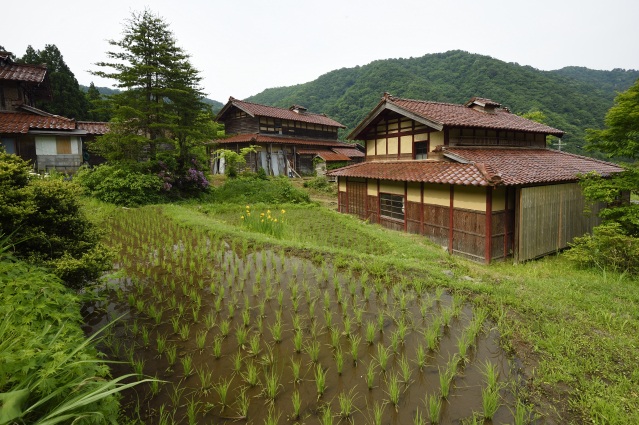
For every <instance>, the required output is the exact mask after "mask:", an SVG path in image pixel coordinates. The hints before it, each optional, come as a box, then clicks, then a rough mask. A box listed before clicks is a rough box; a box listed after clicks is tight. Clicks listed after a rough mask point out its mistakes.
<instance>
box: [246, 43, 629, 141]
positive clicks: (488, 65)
mask: <svg viewBox="0 0 639 425" xmlns="http://www.w3.org/2000/svg"><path fill="white" fill-rule="evenodd" d="M637 78H639V71H636V70H630V71H626V70H621V69H615V70H612V71H596V70H591V69H588V68H582V67H567V68H563V69H560V70H556V71H540V70H538V69H535V68H532V67H530V66H521V65H519V64H517V63H507V62H504V61H501V60H498V59H494V58H491V57H489V56H482V55H478V54H472V53H468V52H464V51H459V50H456V51H449V52H446V53H437V54H428V55H425V56H422V57H419V58H409V59H387V60H378V61H374V62H371V63H370V64H368V65H364V66H357V67H355V68H342V69H338V70H335V71H331V72H329V73H327V74H324V75H322V76H320V77H319V78H318V79H316V80H314V81H311V82H308V83H305V84H299V85H295V86H290V87H278V88H272V89H267V90H264V91H263V92H261V93H259V94H257V95H255V96H252V97H250V98H248V99H246V100H249V101H252V102H257V103H263V104H267V105H273V106H281V107H288V106H290V105H293V104H299V105H304V106H305V107H307V108H308V109H309V111H313V112H320V113H325V114H327V115H328V116H330V117H331V118H334V119H336V120H337V121H339V122H341V123H342V124H344V125H345V126H347V130H346V132H345V133H342V135H346V134H348V132H350V130H352V129H353V128H354V127H355V126H356V125H357V123H359V122H360V121H361V120H362V119H363V118H364V117H365V116H366V114H368V113H369V112H370V111H371V109H372V108H373V107H374V106H375V105H377V103H378V102H379V100H380V98H381V96H382V93H383V92H385V91H386V92H389V93H391V94H392V95H394V96H399V97H405V98H412V99H422V100H432V101H439V102H452V103H464V102H466V101H467V100H468V99H470V98H471V97H473V96H479V97H487V98H489V99H492V100H494V101H497V102H500V103H502V104H503V105H504V106H507V107H508V108H510V110H511V111H513V112H514V113H518V114H522V113H526V112H530V111H534V110H540V111H542V112H543V113H544V114H545V116H546V123H547V124H549V125H551V126H553V127H557V128H559V129H561V130H564V131H565V132H566V133H567V134H566V135H565V136H564V138H563V141H564V142H565V143H566V144H567V148H566V149H567V150H569V151H573V152H580V151H581V146H582V144H583V137H584V134H585V129H586V128H600V127H602V126H603V118H604V116H605V114H606V112H607V111H608V109H609V108H610V107H611V106H612V104H613V100H614V98H615V96H616V94H617V92H619V91H624V90H626V89H627V88H628V87H630V86H631V85H632V84H633V83H634V82H635V81H636V80H637Z"/></svg>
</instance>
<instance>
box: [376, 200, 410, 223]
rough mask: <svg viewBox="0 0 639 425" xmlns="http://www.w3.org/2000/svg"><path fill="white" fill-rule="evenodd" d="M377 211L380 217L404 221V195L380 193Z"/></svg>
mask: <svg viewBox="0 0 639 425" xmlns="http://www.w3.org/2000/svg"><path fill="white" fill-rule="evenodd" d="M379 211H380V215H381V216H382V217H387V218H393V219H395V220H401V221H404V197H403V196H402V195H392V194H390V193H380V194H379Z"/></svg>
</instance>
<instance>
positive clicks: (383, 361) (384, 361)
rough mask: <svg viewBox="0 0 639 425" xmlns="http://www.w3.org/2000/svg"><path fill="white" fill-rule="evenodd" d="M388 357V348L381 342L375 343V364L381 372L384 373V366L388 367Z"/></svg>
mask: <svg viewBox="0 0 639 425" xmlns="http://www.w3.org/2000/svg"><path fill="white" fill-rule="evenodd" d="M389 357H390V352H389V350H388V348H386V347H384V345H383V344H381V343H378V344H377V357H376V360H377V364H378V365H379V368H380V369H381V370H382V372H384V373H386V368H387V367H388V359H389Z"/></svg>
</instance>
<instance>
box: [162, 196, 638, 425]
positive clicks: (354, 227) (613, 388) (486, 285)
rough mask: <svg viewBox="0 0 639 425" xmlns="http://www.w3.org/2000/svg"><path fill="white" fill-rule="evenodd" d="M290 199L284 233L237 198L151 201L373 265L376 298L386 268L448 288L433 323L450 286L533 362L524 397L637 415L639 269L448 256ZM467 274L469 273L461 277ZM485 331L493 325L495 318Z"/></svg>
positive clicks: (177, 216)
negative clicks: (253, 218)
mask: <svg viewBox="0 0 639 425" xmlns="http://www.w3.org/2000/svg"><path fill="white" fill-rule="evenodd" d="M284 207H285V209H286V215H287V223H286V224H287V225H286V229H285V231H284V234H283V235H282V237H281V238H280V239H277V238H273V237H269V236H268V235H265V234H262V233H259V232H250V231H249V230H247V229H246V228H244V227H242V226H241V225H240V223H239V220H240V219H239V216H238V207H237V206H236V205H221V204H205V205H192V206H191V205H176V204H173V205H165V206H161V207H152V208H161V211H162V214H163V219H164V220H171V221H173V222H176V223H179V224H180V226H186V227H191V228H197V229H200V230H202V231H206V232H218V233H221V234H225V235H227V237H228V238H229V240H230V239H238V240H248V241H249V243H250V244H251V246H255V247H259V248H277V249H281V250H286V251H287V252H290V253H293V254H295V255H299V256H302V257H306V258H309V259H313V258H317V257H319V258H321V259H322V261H325V262H329V263H332V264H334V265H336V266H337V267H344V266H346V265H347V266H348V267H349V269H351V270H355V271H357V272H358V273H360V276H361V275H363V274H364V273H367V276H368V279H367V280H368V281H369V282H371V283H370V284H371V285H374V286H373V287H374V288H375V293H374V294H371V298H373V299H374V298H375V297H378V299H383V298H384V296H387V294H388V291H386V290H385V289H384V287H385V285H386V284H385V283H384V282H383V278H384V276H385V273H386V272H388V276H395V277H398V276H402V275H405V276H409V277H411V276H413V277H414V276H418V277H419V278H420V280H423V281H425V282H427V285H428V287H429V288H430V287H433V286H436V287H437V288H442V289H439V290H438V291H437V294H436V298H435V300H440V301H435V300H431V299H429V301H430V302H429V303H425V305H426V304H428V309H426V308H425V310H424V316H425V318H424V322H425V323H426V325H428V322H429V320H428V318H429V313H430V312H431V311H432V312H434V313H435V316H437V313H436V312H437V311H438V310H439V311H441V309H442V308H445V307H443V306H441V307H438V305H439V304H440V302H442V301H441V300H443V299H445V298H446V296H447V295H445V294H449V293H451V292H452V293H462V294H463V295H464V296H465V298H467V299H468V300H469V301H470V302H472V303H474V304H476V306H477V307H480V308H485V311H489V312H490V316H491V317H490V318H491V319H492V320H493V321H494V323H495V325H496V327H497V329H498V331H499V333H500V335H501V342H502V344H503V345H504V346H505V347H506V348H507V349H508V350H510V351H511V352H512V353H514V354H518V355H519V357H520V358H522V359H523V362H524V364H526V365H530V367H531V369H530V370H533V369H532V368H534V374H530V375H529V376H528V377H527V378H528V383H529V389H528V393H527V394H526V399H530V400H532V401H534V402H535V403H536V404H538V405H541V409H542V411H543V412H544V414H546V415H549V416H550V418H549V420H552V421H554V422H558V423H571V422H572V423H586V422H604V421H608V422H614V423H621V424H626V423H627V424H633V423H639V394H638V393H637V392H636V391H635V390H634V389H635V388H637V387H639V372H638V371H637V369H636V364H637V363H639V356H638V354H637V343H636V335H637V334H639V285H638V284H637V280H636V279H635V278H631V277H629V276H626V275H620V274H613V273H609V272H606V271H603V270H580V269H578V268H576V267H575V265H574V264H572V263H570V262H568V261H567V260H566V259H565V258H564V257H563V256H561V255H559V256H550V257H546V258H544V259H541V260H538V261H533V262H528V263H525V264H519V265H513V264H509V263H497V264H493V265H491V266H489V267H487V266H485V265H480V264H475V263H470V262H467V261H465V260H463V259H458V258H452V257H449V256H447V255H446V254H444V253H442V252H441V249H440V248H438V247H435V246H433V245H431V244H430V243H428V242H427V241H426V240H425V239H424V238H423V237H420V236H417V235H408V234H403V233H401V232H392V231H388V230H386V229H380V228H379V227H378V226H371V225H365V224H363V223H362V222H361V221H359V220H357V219H355V218H353V217H349V216H346V215H341V214H337V213H335V212H333V211H329V210H327V209H324V208H320V207H317V206H293V205H291V206H284ZM266 208H272V207H266ZM260 209H261V210H264V208H262V207H260ZM241 210H243V206H241V207H240V211H241ZM389 253H393V255H389ZM444 272H447V273H444ZM451 272H452V273H451ZM447 274H452V275H453V276H452V277H449V276H447ZM465 276H469V277H471V278H472V280H470V279H462V278H463V277H465ZM393 279H394V278H393ZM376 282H380V283H379V284H377V283H376ZM378 287H379V289H378ZM444 287H445V288H447V290H446V291H445V290H444V289H443V288H444ZM216 289H218V288H217V287H216ZM218 290H219V289H218ZM331 290H332V289H331ZM347 295H348V294H347ZM349 296H350V295H349ZM391 303H392V301H391ZM400 303H401V301H400ZM351 304H352V302H349V306H350V305H351ZM442 304H443V302H442ZM335 311H336V314H339V313H337V309H336V310H335ZM475 311H476V312H477V311H478V309H477V308H475ZM453 313H455V312H453ZM446 314H448V313H446ZM378 317H379V316H378ZM431 317H432V316H431ZM454 317H455V314H453V318H454ZM444 319H446V318H444ZM448 320H450V319H448ZM478 323H479V325H480V326H479V328H477V331H481V330H482V327H481V325H482V323H483V321H482V322H478ZM444 324H445V323H444V322H442V323H441V325H444ZM218 326H219V325H218ZM378 330H379V331H383V330H384V329H383V323H382V325H381V326H380V324H379V323H378ZM351 331H352V330H351ZM484 331H485V332H491V331H490V328H489V327H485V328H484ZM440 332H441V329H437V332H435V328H434V327H433V330H432V335H431V338H432V340H431V343H432V345H433V347H432V348H433V351H435V350H436V349H437V348H438V346H439V341H438V339H439V338H440ZM469 332H470V330H469ZM349 333H350V332H349ZM436 335H437V337H435V336H436ZM428 339H429V338H427V337H425V341H424V342H425V348H431V347H430V344H428ZM385 340H386V341H388V340H389V339H385ZM378 344H379V343H378Z"/></svg>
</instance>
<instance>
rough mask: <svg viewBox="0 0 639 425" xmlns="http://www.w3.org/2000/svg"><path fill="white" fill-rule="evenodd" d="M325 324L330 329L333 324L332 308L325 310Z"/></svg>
mask: <svg viewBox="0 0 639 425" xmlns="http://www.w3.org/2000/svg"><path fill="white" fill-rule="evenodd" d="M324 325H325V326H326V329H330V328H331V327H332V325H333V313H332V312H331V311H330V310H324Z"/></svg>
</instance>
